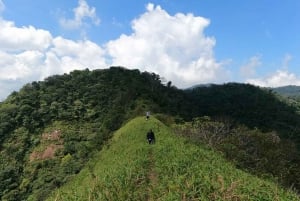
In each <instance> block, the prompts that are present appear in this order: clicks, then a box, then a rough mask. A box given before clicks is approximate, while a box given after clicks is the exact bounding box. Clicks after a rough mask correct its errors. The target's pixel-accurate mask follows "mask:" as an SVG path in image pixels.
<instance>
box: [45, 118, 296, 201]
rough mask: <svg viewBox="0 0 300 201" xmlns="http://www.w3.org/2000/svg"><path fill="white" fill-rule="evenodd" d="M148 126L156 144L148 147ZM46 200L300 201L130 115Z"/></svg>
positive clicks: (156, 124) (159, 125)
mask: <svg viewBox="0 0 300 201" xmlns="http://www.w3.org/2000/svg"><path fill="white" fill-rule="evenodd" d="M149 129H153V130H154V132H155V134H156V138H157V142H156V144H154V145H149V144H148V143H147V141H146V139H145V136H146V132H147V131H148V130H149ZM47 200H48V201H54V200H56V201H72V200H82V201H84V200H89V201H96V200H107V201H110V200H120V201H121V200H132V201H135V200H203V201H205V200H207V201H214V200H224V201H226V200H228V201H232V200H248V201H250V200H266V201H267V200H270V201H273V200H294V201H296V200H300V199H299V198H298V197H297V195H296V194H293V193H292V192H290V191H286V190H283V189H282V188H280V187H278V186H277V185H276V184H274V183H272V182H269V181H264V180H261V179H259V178H257V177H254V176H251V175H250V174H247V173H245V172H243V171H240V170H237V169H236V168H235V167H234V166H233V165H231V164H230V163H228V162H226V161H225V160H224V158H222V156H221V155H220V154H218V153H216V152H214V151H212V150H209V149H207V148H203V147H199V146H196V145H194V144H191V143H189V142H187V141H186V140H185V139H183V138H180V137H176V136H174V135H173V134H172V130H171V129H170V128H169V127H167V126H165V125H164V124H162V123H161V122H160V121H158V120H157V119H155V118H150V120H149V121H146V119H145V118H143V117H138V118H135V119H134V120H132V121H130V122H129V123H127V124H126V125H125V126H123V127H122V128H121V129H120V130H118V131H117V132H116V133H115V134H114V137H113V139H112V141H111V142H110V143H109V144H108V145H107V146H106V147H105V148H104V149H103V150H102V151H101V152H100V153H99V155H98V156H97V157H95V158H94V159H93V160H92V161H90V163H89V165H88V167H86V168H85V169H84V170H83V171H82V172H80V173H79V174H78V175H77V176H76V177H75V178H74V179H73V180H72V181H71V182H68V183H67V184H66V185H64V186H63V187H62V188H59V189H57V190H56V191H55V192H54V193H53V194H52V196H51V197H50V198H49V199H47Z"/></svg>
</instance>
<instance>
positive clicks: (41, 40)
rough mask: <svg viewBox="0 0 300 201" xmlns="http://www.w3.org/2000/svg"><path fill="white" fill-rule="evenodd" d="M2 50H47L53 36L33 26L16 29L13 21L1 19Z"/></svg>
mask: <svg viewBox="0 0 300 201" xmlns="http://www.w3.org/2000/svg"><path fill="white" fill-rule="evenodd" d="M0 27H1V31H0V44H1V46H0V50H2V51H14V52H16V51H24V50H45V49H46V48H48V47H49V45H50V44H51V39H52V38H51V34H50V33H49V32H48V31H46V30H42V29H36V28H34V27H32V26H28V27H21V28H19V27H16V26H15V24H14V23H13V22H11V21H5V20H2V19H0Z"/></svg>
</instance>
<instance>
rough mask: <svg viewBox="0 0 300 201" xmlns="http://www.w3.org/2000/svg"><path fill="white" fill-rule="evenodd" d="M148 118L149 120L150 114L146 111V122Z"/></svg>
mask: <svg viewBox="0 0 300 201" xmlns="http://www.w3.org/2000/svg"><path fill="white" fill-rule="evenodd" d="M149 118H150V112H149V111H147V112H146V120H148V119H149Z"/></svg>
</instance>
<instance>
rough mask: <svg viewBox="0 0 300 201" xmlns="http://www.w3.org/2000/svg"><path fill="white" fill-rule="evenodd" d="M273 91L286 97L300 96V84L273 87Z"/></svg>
mask: <svg viewBox="0 0 300 201" xmlns="http://www.w3.org/2000/svg"><path fill="white" fill-rule="evenodd" d="M272 91H274V92H276V93H278V94H280V95H282V96H285V97H294V98H296V97H300V86H295V85H289V86H283V87H275V88H272Z"/></svg>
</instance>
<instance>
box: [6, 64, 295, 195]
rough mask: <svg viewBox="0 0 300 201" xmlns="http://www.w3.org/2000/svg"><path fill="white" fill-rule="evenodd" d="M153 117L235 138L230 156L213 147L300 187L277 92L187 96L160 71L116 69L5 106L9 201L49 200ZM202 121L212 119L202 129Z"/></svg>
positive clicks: (61, 79)
mask: <svg viewBox="0 0 300 201" xmlns="http://www.w3.org/2000/svg"><path fill="white" fill-rule="evenodd" d="M146 111H151V113H153V114H157V116H159V117H160V119H161V120H164V122H165V123H166V122H167V123H168V125H173V124H178V125H179V126H182V125H184V126H185V125H190V124H191V125H193V126H199V125H200V127H199V128H200V130H199V131H201V132H204V133H205V134H207V135H208V136H210V135H213V136H214V135H215V134H216V133H215V131H214V129H216V130H217V131H221V132H220V134H222V135H223V134H229V135H224V136H225V137H227V138H226V139H225V140H226V141H225V142H223V143H224V144H222V146H221V148H222V150H220V149H218V147H212V148H214V149H216V150H218V151H224V150H225V152H224V155H231V156H232V155H233V156H235V155H236V157H235V158H229V157H228V159H230V160H237V161H238V163H237V164H236V165H237V166H238V167H239V168H241V169H245V170H247V169H248V170H249V169H251V170H256V169H255V167H257V166H259V167H260V169H259V171H256V172H255V171H252V172H251V173H253V174H255V175H259V176H261V175H266V174H267V175H269V176H270V178H273V177H274V178H278V182H279V183H280V184H281V185H283V186H285V187H286V188H290V187H291V188H295V189H300V178H299V177H298V176H297V175H300V174H299V170H300V168H298V167H300V158H299V155H300V154H299V145H300V134H299V133H300V128H299V126H298V125H299V123H300V116H299V113H298V111H297V110H296V109H295V108H294V107H293V106H292V105H289V104H286V103H285V102H284V101H282V100H279V99H278V96H277V95H275V94H274V93H272V91H270V90H265V89H261V88H259V87H256V86H252V85H246V84H237V83H228V84H224V85H212V86H210V87H198V88H194V89H192V90H180V89H177V88H176V87H175V86H172V85H171V83H168V84H167V85H165V84H163V83H162V81H161V78H160V76H159V75H156V74H154V73H149V72H140V71H139V70H128V69H125V68H123V67H111V68H110V69H104V70H93V71H90V70H88V69H86V70H82V71H78V70H75V71H72V72H71V73H69V74H64V75H55V76H51V77H48V78H46V79H45V80H44V81H39V82H32V83H28V84H26V85H24V86H23V88H22V89H21V90H20V91H19V92H14V93H12V94H11V95H10V96H9V97H8V98H7V99H6V100H5V101H4V102H1V103H0V162H1V163H0V181H1V182H0V197H1V199H2V200H9V201H19V200H27V199H28V198H29V197H30V198H32V199H31V200H38V201H41V200H45V198H46V197H47V196H48V195H49V194H50V193H51V192H52V190H53V189H55V188H59V187H60V186H62V185H63V184H64V183H66V182H68V181H69V179H71V178H72V177H74V176H75V175H76V174H78V173H79V172H80V171H81V170H82V168H85V167H86V164H87V162H88V161H89V160H90V159H91V158H92V157H93V156H94V155H95V154H97V153H98V151H100V150H101V149H102V148H103V146H105V144H106V142H107V141H108V140H109V139H111V137H112V136H113V133H114V131H115V130H117V129H119V128H120V127H121V126H122V125H123V124H124V122H126V121H128V120H129V119H132V118H133V117H136V116H140V115H144V114H145V112H146ZM159 114H160V115H159ZM199 118H200V119H202V120H203V119H210V120H211V122H207V121H206V120H205V121H202V120H201V121H200V124H199V122H198V121H197V119H199ZM185 123H187V124H185ZM224 123H226V124H225V126H224V127H218V126H220V125H223V124H224ZM193 126H192V127H188V129H190V130H195V128H194V127H193ZM206 126H207V127H206ZM202 127H205V128H207V129H208V130H203V129H202V130H201V128H202ZM227 127H228V128H234V129H231V130H226V129H227ZM244 127H245V128H246V129H244ZM196 129H198V128H196ZM224 129H225V130H224ZM190 130H187V134H189V132H190ZM184 132H186V130H184ZM201 132H199V133H193V135H194V134H195V136H193V138H191V139H192V140H193V141H194V143H203V141H200V142H199V141H198V140H199V139H201V137H202V134H203V133H201ZM228 132H229V133H228ZM49 135H50V137H49ZM51 136H52V137H51ZM224 136H221V137H224ZM185 137H189V136H185ZM212 139H214V138H212ZM270 140H271V141H270ZM204 142H205V141H204ZM265 142H267V145H268V146H265V145H266V143H265ZM241 143H242V144H241ZM274 148H276V149H274ZM269 152H272V153H273V152H274V154H276V156H278V160H274V156H273V155H274V154H269ZM232 153H235V154H232ZM237 153H238V154H237ZM249 157H250V158H251V162H250V163H249V162H248V161H249ZM154 175H155V174H154Z"/></svg>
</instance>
